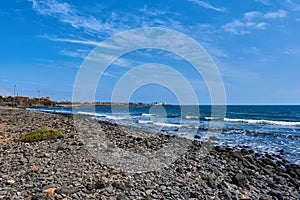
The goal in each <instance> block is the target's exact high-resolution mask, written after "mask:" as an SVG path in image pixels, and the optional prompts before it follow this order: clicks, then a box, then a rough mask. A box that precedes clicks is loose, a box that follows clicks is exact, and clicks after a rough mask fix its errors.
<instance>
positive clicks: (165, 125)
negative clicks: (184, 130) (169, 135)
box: [153, 122, 182, 128]
mask: <svg viewBox="0 0 300 200" xmlns="http://www.w3.org/2000/svg"><path fill="white" fill-rule="evenodd" d="M153 124H154V125H156V126H163V127H178V128H179V127H182V125H180V124H169V123H161V122H154V123H153Z"/></svg>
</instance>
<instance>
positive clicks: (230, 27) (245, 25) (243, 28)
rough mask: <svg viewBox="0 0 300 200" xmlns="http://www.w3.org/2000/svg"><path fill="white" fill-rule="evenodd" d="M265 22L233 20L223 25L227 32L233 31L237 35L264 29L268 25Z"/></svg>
mask: <svg viewBox="0 0 300 200" xmlns="http://www.w3.org/2000/svg"><path fill="white" fill-rule="evenodd" d="M266 25H267V24H266V23H265V22H252V21H240V20H233V21H231V22H229V23H227V24H225V25H224V26H223V29H224V31H225V32H229V33H233V34H236V35H245V34H249V33H251V31H252V30H255V29H256V30H257V29H259V30H262V29H265V27H266Z"/></svg>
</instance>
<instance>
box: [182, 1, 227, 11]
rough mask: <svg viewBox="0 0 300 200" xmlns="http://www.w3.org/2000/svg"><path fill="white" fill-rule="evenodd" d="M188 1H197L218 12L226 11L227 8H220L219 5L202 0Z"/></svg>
mask: <svg viewBox="0 0 300 200" xmlns="http://www.w3.org/2000/svg"><path fill="white" fill-rule="evenodd" d="M187 1H188V2H192V3H195V4H197V5H199V6H201V7H203V8H207V9H211V10H214V11H218V12H224V11H225V10H226V9H225V8H219V7H216V6H213V5H211V4H209V3H207V2H205V1H202V0H187Z"/></svg>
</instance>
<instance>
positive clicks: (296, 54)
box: [284, 49, 300, 57]
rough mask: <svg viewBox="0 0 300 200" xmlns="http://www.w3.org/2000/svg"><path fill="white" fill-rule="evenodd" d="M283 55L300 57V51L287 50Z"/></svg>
mask: <svg viewBox="0 0 300 200" xmlns="http://www.w3.org/2000/svg"><path fill="white" fill-rule="evenodd" d="M284 54H286V55H289V56H296V57H300V51H298V50H297V49H287V50H286V51H285V52H284Z"/></svg>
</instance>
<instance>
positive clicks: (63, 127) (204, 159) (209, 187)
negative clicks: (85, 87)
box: [0, 109, 300, 200]
mask: <svg viewBox="0 0 300 200" xmlns="http://www.w3.org/2000/svg"><path fill="white" fill-rule="evenodd" d="M79 120H81V121H80V122H76V123H77V127H76V126H75V125H74V119H73V116H71V115H59V114H50V113H42V112H34V111H25V110H17V109H0V174H1V176H0V185H1V187H0V199H122V200H123V199H228V200H229V199H243V200H247V199H262V200H272V199H300V167H299V166H298V165H294V164H290V163H288V162H287V161H286V160H284V159H283V158H281V157H280V156H278V155H269V154H267V153H263V152H262V153H260V154H258V153H254V152H253V151H252V150H250V149H248V148H247V147H244V148H242V149H241V150H239V151H236V150H235V149H231V148H229V147H227V148H226V147H218V146H215V147H211V144H210V143H200V142H196V141H194V142H191V145H189V146H188V149H186V151H185V152H184V153H183V154H181V155H180V156H179V157H176V159H174V160H173V161H172V162H171V163H170V164H169V165H167V166H164V167H163V168H161V169H159V170H150V171H147V172H143V173H134V172H132V173H129V172H127V171H126V170H125V171H123V170H122V168H120V169H119V168H117V169H116V168H114V167H112V166H111V165H108V164H106V163H103V162H101V161H99V159H98V158H97V156H95V154H93V152H91V150H90V149H89V148H88V147H87V145H86V144H87V143H86V142H85V137H82V136H83V134H84V133H83V132H86V134H87V135H88V134H89V133H91V132H93V133H96V134H97V135H103V136H105V137H106V138H108V140H109V141H110V142H111V143H112V144H113V145H115V146H117V147H118V148H119V149H124V150H126V151H129V152H133V153H136V154H145V155H146V154H152V153H153V152H156V151H159V150H160V149H161V148H164V147H165V146H166V145H168V144H169V143H170V141H171V140H174V137H170V136H165V135H153V134H150V133H145V132H142V131H139V130H133V129H130V128H129V127H123V126H119V125H116V124H111V123H107V122H95V121H93V120H92V122H93V124H95V123H97V126H95V127H94V128H93V129H87V128H84V127H82V129H81V128H79V129H78V124H80V123H82V124H83V125H82V126H84V123H83V122H84V121H85V122H88V121H89V120H91V119H87V118H85V117H84V116H82V117H80V119H79ZM80 125H81V124H80ZM41 128H54V129H58V130H60V131H61V132H63V133H64V135H65V137H64V139H59V140H51V141H41V142H34V143H22V142H20V141H19V138H20V136H21V135H23V134H25V133H27V132H28V131H31V130H36V129H41ZM91 130H93V131H91ZM87 137H88V136H87ZM175 139H177V140H182V142H183V143H184V142H185V141H184V140H185V139H181V138H177V137H175ZM174 148H177V147H176V146H174ZM174 152H176V149H174ZM112 155H113V154H112ZM108 159H109V158H108Z"/></svg>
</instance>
